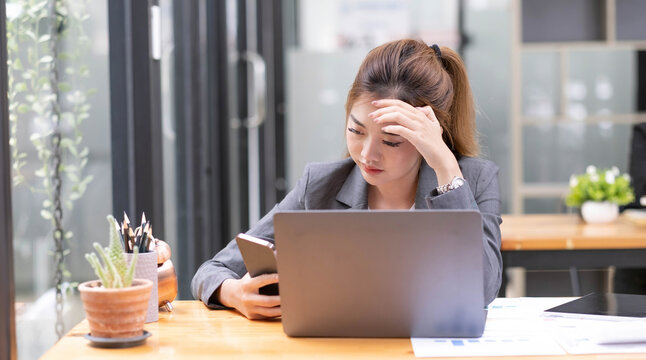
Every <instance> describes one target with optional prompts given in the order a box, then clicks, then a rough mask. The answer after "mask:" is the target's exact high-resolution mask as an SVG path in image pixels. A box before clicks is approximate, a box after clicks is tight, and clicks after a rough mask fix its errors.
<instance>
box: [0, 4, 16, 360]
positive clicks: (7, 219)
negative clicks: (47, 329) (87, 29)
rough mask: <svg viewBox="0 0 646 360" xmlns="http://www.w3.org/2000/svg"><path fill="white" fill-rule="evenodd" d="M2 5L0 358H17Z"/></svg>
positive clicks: (2, 10) (0, 13)
mask: <svg viewBox="0 0 646 360" xmlns="http://www.w3.org/2000/svg"><path fill="white" fill-rule="evenodd" d="M5 5H6V4H5V0H0V39H1V40H2V41H0V44H1V45H0V358H2V359H16V357H17V355H16V318H15V293H14V278H13V220H12V216H11V215H12V214H11V152H10V151H9V104H8V98H7V90H8V79H7V76H8V75H7V41H6V39H7V27H6V18H7V16H6V6H5Z"/></svg>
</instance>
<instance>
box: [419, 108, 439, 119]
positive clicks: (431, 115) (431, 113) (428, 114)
mask: <svg viewBox="0 0 646 360" xmlns="http://www.w3.org/2000/svg"><path fill="white" fill-rule="evenodd" d="M418 109H420V110H421V111H422V112H423V113H424V114H425V115H426V117H428V118H429V119H430V120H431V121H437V117H436V116H435V112H434V111H433V108H431V107H430V106H423V107H418Z"/></svg>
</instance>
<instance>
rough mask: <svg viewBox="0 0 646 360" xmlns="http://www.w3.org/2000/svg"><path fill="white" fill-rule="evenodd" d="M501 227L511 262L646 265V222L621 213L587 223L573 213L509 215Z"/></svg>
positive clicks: (528, 264) (527, 264) (561, 266)
mask: <svg viewBox="0 0 646 360" xmlns="http://www.w3.org/2000/svg"><path fill="white" fill-rule="evenodd" d="M500 230H501V233H502V247H501V248H502V255H503V265H504V266H505V267H513V266H520V267H524V268H527V269H568V268H570V267H572V266H574V267H578V268H584V269H594V268H606V267H608V266H617V267H632V268H641V267H646V226H639V225H635V224H633V223H630V222H628V221H626V220H624V219H622V218H621V217H620V218H619V219H618V220H617V221H616V222H614V223H612V224H586V223H584V222H583V221H582V220H581V219H580V218H579V217H578V216H577V215H569V214H558V215H505V216H503V223H502V225H501V227H500Z"/></svg>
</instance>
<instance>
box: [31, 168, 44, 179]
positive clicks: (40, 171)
mask: <svg viewBox="0 0 646 360" xmlns="http://www.w3.org/2000/svg"><path fill="white" fill-rule="evenodd" d="M34 175H36V176H38V177H45V176H46V175H47V174H45V169H43V168H40V169H38V170H36V171H35V172H34Z"/></svg>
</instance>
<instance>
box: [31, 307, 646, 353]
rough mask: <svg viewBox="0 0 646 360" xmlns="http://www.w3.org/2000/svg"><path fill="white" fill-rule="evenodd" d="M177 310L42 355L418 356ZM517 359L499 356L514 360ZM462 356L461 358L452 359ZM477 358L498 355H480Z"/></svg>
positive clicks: (397, 347)
mask: <svg viewBox="0 0 646 360" xmlns="http://www.w3.org/2000/svg"><path fill="white" fill-rule="evenodd" d="M173 306H174V310H173V312H172V313H165V312H161V313H160V314H159V321H158V322H155V323H150V324H146V326H145V329H146V330H148V331H150V332H151V333H152V334H153V335H152V336H151V337H149V338H148V339H147V340H146V343H145V344H144V345H142V346H139V347H135V348H130V349H97V348H93V347H91V346H89V345H88V341H87V340H85V338H83V335H84V334H86V333H88V332H89V328H88V325H87V321H86V320H83V321H82V322H81V323H79V324H78V325H76V326H75V327H74V328H73V329H72V330H71V331H70V332H69V333H68V334H67V335H65V337H63V339H61V340H60V341H59V342H58V343H57V344H56V345H55V346H54V347H53V348H51V349H50V350H49V351H48V352H47V353H46V354H45V355H44V356H43V357H42V359H45V360H47V359H65V360H71V359H123V358H125V357H130V356H137V359H155V360H159V359H202V358H204V359H221V358H235V359H278V358H279V359H309V358H324V359H348V358H352V359H355V358H356V359H359V358H363V359H414V358H415V356H414V354H413V349H412V347H411V343H410V339H330V338H289V337H287V336H286V335H285V334H284V333H283V329H282V325H281V323H280V321H251V320H247V319H246V318H244V317H242V315H239V314H238V313H237V312H234V311H224V310H219V311H216V310H209V309H208V308H206V306H204V305H203V304H202V303H201V302H198V301H175V302H173ZM510 358H511V357H501V358H499V359H504V360H508V359H510ZM519 358H520V359H527V360H540V359H550V360H552V359H577V360H587V359H646V354H622V355H618V354H613V355H588V356H576V357H575V356H552V357H549V356H548V357H546V356H530V357H514V359H519ZM450 359H457V358H450ZM477 359H479V360H480V359H481V360H487V359H495V358H492V357H479V358H477Z"/></svg>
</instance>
